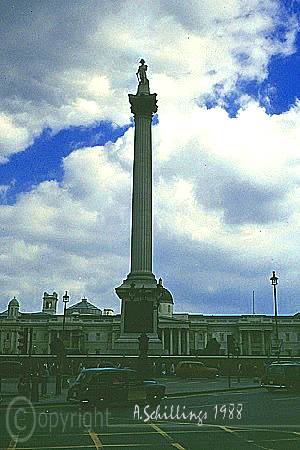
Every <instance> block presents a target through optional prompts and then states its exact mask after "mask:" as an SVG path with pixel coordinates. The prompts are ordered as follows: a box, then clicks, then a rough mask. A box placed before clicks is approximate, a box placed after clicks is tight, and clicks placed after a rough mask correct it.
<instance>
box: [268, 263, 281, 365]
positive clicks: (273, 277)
mask: <svg viewBox="0 0 300 450" xmlns="http://www.w3.org/2000/svg"><path fill="white" fill-rule="evenodd" d="M270 281H271V284H272V286H273V288H274V315H275V338H276V346H277V356H278V359H279V352H280V349H279V339H278V320H277V297H276V286H277V284H278V277H276V275H275V270H273V275H272V276H271V278H270Z"/></svg>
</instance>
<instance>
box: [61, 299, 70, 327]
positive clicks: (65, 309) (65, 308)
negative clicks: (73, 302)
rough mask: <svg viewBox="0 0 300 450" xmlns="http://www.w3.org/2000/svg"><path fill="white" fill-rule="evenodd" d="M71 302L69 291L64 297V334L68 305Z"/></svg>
mask: <svg viewBox="0 0 300 450" xmlns="http://www.w3.org/2000/svg"><path fill="white" fill-rule="evenodd" d="M69 301H70V297H69V296H68V291H66V293H65V295H64V296H63V302H64V318H63V332H64V331H65V322H66V311H67V303H68V302H69ZM63 334H64V333H63Z"/></svg>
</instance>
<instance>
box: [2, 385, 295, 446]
mask: <svg viewBox="0 0 300 450" xmlns="http://www.w3.org/2000/svg"><path fill="white" fill-rule="evenodd" d="M0 414H1V415H0V430H1V435H0V449H1V450H2V449H5V450H7V449H28V450H29V449H30V450H46V449H47V450H48V449H49V450H50V449H51V450H54V449H55V450H60V449H72V450H77V449H102V448H103V449H148V448H149V449H155V450H160V449H171V448H177V449H181V450H183V449H188V450H193V449H195V450H199V449H211V450H218V449H222V450H226V449H231V450H232V449H243V450H247V449H268V450H270V449H274V450H279V449H282V450H289V449H295V450H296V449H297V450H299V449H300V393H285V392H282V393H276V394H271V393H268V392H266V391H265V390H264V389H255V390H249V391H240V392H227V393H211V394H205V395H195V396H187V397H181V396H180V397H178V398H176V397H174V398H169V399H167V400H164V401H163V402H162V404H161V405H160V408H150V407H145V406H144V405H141V406H137V405H131V406H127V407H121V406H114V407H109V408H108V409H99V408H97V409H95V408H92V407H91V408H79V407H78V406H75V405H68V404H66V405H64V406H56V405H47V406H38V407H32V405H31V404H30V403H29V402H26V401H25V400H22V399H20V398H19V399H18V400H17V399H15V403H14V404H10V406H9V407H8V408H7V409H6V410H5V409H1V411H0Z"/></svg>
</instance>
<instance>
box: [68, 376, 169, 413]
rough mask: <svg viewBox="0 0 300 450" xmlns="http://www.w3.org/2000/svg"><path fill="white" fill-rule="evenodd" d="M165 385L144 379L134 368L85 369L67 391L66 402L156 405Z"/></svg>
mask: <svg viewBox="0 0 300 450" xmlns="http://www.w3.org/2000/svg"><path fill="white" fill-rule="evenodd" d="M164 395H165V386H164V385H162V384H160V383H158V382H156V381H154V380H149V381H144V380H142V378H141V377H140V375H139V373H138V372H136V371H135V370H133V369H120V368H115V367H111V368H108V367H103V368H95V369H84V370H83V371H82V372H81V373H80V374H79V375H78V377H77V379H76V380H75V382H74V383H73V385H72V386H71V387H70V389H69V390H68V394H67V401H71V402H77V403H89V404H96V405H107V404H113V403H116V404H124V403H125V404H126V403H128V402H129V403H131V402H134V403H146V404H149V405H151V406H154V405H158V404H159V403H160V401H161V399H162V398H163V397H164Z"/></svg>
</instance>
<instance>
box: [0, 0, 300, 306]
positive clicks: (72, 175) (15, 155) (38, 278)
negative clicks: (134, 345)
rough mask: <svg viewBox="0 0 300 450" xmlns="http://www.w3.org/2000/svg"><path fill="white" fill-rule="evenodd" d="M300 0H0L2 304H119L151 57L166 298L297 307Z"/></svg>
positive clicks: (158, 231) (158, 238) (156, 229)
mask: <svg viewBox="0 0 300 450" xmlns="http://www.w3.org/2000/svg"><path fill="white" fill-rule="evenodd" d="M299 31H300V2H299V1H293V0H282V1H279V0H274V1H273V0H272V1H271V0H264V1H263V2H262V1H261V0H227V1H226V2H224V1H223V0H181V1H180V2H179V1H176V0H172V1H171V0H152V1H151V2H149V1H148V0H147V1H146V0H140V1H139V2H136V1H133V0H101V1H96V0H85V1H83V0H74V1H72V2H70V1H67V0H51V1H50V0H43V1H42V2H41V1H38V0H32V1H28V0H22V1H21V2H20V1H12V0H2V1H1V3H0V37H1V49H0V66H1V67H0V223H1V226H0V286H1V290H0V311H4V310H5V309H6V308H7V304H8V302H9V301H10V299H11V298H13V297H14V296H16V298H17V299H18V300H19V302H20V310H21V311H22V312H30V311H40V310H41V307H42V297H43V293H44V292H48V293H52V292H53V291H55V292H57V293H58V295H59V299H60V301H59V306H58V312H62V310H63V306H62V296H63V294H64V292H65V290H67V291H68V293H69V295H70V300H71V301H70V304H74V303H77V302H79V301H80V300H81V299H82V298H83V297H86V298H87V299H88V300H89V301H90V302H91V303H93V304H95V305H97V306H98V307H99V308H102V309H104V308H113V309H114V311H115V312H116V313H119V312H120V301H119V299H118V297H117V296H116V294H115V288H116V287H117V286H119V285H120V284H121V283H122V280H123V279H125V278H126V277H127V274H128V272H129V270H130V267H129V266H130V220H131V219H130V216H131V183H132V161H133V138H134V128H133V118H132V115H131V113H130V105H129V102H128V94H129V93H133V94H134V93H136V89H137V79H136V75H135V73H136V71H137V68H138V63H139V60H140V59H141V58H144V59H145V61H146V64H147V65H148V78H149V81H150V90H151V92H153V93H154V92H155V93H157V99H158V112H157V115H156V116H155V118H154V122H153V129H152V134H153V187H154V193H153V200H154V211H153V213H154V219H153V233H154V240H153V272H154V274H155V276H156V277H157V279H158V278H159V277H162V279H163V283H164V286H165V287H166V288H168V289H169V290H170V292H171V293H172V295H173V298H174V303H175V305H174V311H175V312H178V313H179V312H185V313H188V312H189V313H197V314H252V313H253V302H252V300H253V291H254V299H255V302H254V311H255V313H256V314H274V302H273V289H272V286H271V284H270V277H271V275H272V271H273V270H275V271H276V275H277V276H278V277H279V280H278V286H277V300H278V313H279V314H296V313H297V312H299V311H300V302H299V298H300V282H299V267H300V251H299V250H300V146H299V136H300V64H299V62H300V34H299Z"/></svg>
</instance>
